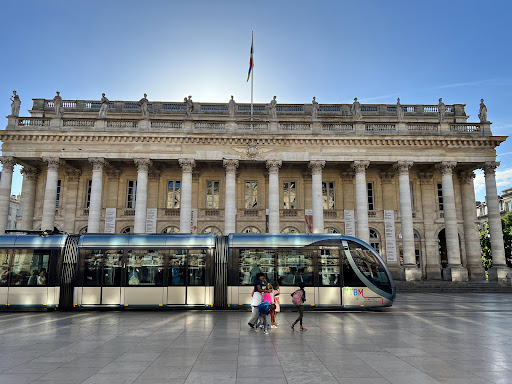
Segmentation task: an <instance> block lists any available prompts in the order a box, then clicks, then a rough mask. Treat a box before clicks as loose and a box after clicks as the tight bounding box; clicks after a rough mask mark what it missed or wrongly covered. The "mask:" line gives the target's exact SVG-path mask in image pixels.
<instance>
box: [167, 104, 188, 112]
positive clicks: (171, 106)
mask: <svg viewBox="0 0 512 384" xmlns="http://www.w3.org/2000/svg"><path fill="white" fill-rule="evenodd" d="M186 109H187V107H186V106H185V104H184V103H166V104H162V110H164V111H177V112H182V111H185V110H186Z"/></svg>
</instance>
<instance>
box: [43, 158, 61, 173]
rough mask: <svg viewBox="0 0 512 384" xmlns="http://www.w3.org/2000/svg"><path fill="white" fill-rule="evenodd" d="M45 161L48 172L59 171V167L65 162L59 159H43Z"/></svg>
mask: <svg viewBox="0 0 512 384" xmlns="http://www.w3.org/2000/svg"><path fill="white" fill-rule="evenodd" d="M43 161H44V162H45V163H46V164H47V167H48V171H55V172H57V171H58V170H59V166H60V165H63V164H64V161H62V160H61V159H59V158H58V157H43Z"/></svg>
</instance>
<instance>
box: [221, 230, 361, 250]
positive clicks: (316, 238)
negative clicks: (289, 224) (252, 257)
mask: <svg viewBox="0 0 512 384" xmlns="http://www.w3.org/2000/svg"><path fill="white" fill-rule="evenodd" d="M347 239H351V240H357V239H354V238H353V237H349V236H343V235H340V234H336V233H326V234H323V233H280V234H269V233H236V234H232V235H229V246H230V247H232V248H303V247H307V246H309V245H313V244H315V243H318V242H320V241H329V240H331V241H334V242H340V241H341V240H347ZM357 241H360V240H357Z"/></svg>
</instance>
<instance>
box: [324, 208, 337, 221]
mask: <svg viewBox="0 0 512 384" xmlns="http://www.w3.org/2000/svg"><path fill="white" fill-rule="evenodd" d="M337 217H338V212H337V211H335V210H334V209H329V210H324V218H326V219H336V218H337Z"/></svg>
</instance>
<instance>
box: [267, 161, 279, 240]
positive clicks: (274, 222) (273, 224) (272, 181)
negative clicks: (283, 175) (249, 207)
mask: <svg viewBox="0 0 512 384" xmlns="http://www.w3.org/2000/svg"><path fill="white" fill-rule="evenodd" d="M282 164H283V162H282V161H281V160H267V169H268V208H269V217H268V229H269V230H268V231H269V233H279V232H280V226H279V168H281V165H282Z"/></svg>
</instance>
